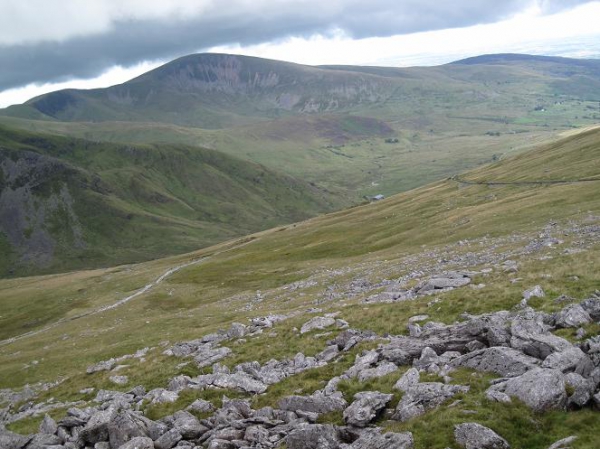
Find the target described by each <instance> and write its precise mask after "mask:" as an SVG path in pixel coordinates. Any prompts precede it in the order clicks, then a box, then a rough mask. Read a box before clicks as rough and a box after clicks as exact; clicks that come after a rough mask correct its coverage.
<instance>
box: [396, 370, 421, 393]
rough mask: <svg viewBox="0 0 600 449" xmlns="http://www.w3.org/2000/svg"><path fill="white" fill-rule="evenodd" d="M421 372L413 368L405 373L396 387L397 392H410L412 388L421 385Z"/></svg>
mask: <svg viewBox="0 0 600 449" xmlns="http://www.w3.org/2000/svg"><path fill="white" fill-rule="evenodd" d="M419 377H420V376H419V370H418V369H416V368H411V369H409V370H408V371H407V372H405V373H404V374H403V375H402V377H400V379H398V381H397V382H396V384H395V385H394V389H395V390H400V391H404V392H406V391H408V390H409V389H410V388H411V387H412V386H414V385H416V384H418V383H419Z"/></svg>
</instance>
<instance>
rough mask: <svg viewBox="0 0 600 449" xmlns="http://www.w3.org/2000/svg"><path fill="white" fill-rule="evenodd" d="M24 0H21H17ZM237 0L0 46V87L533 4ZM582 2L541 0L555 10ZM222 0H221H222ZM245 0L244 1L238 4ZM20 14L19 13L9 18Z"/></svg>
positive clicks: (404, 27)
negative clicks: (188, 13) (221, 48)
mask: <svg viewBox="0 0 600 449" xmlns="http://www.w3.org/2000/svg"><path fill="white" fill-rule="evenodd" d="M22 1H26V0H22ZM268 3H269V2H263V3H260V2H258V4H259V5H262V6H261V7H259V8H253V7H252V6H251V4H250V3H248V2H242V3H240V5H238V6H239V8H234V9H233V10H230V11H227V10H226V11H225V12H219V13H217V14H216V13H214V11H211V12H209V13H208V14H202V15H198V16H197V17H190V18H188V19H186V20H182V19H170V20H168V19H165V20H136V19H135V17H133V18H132V19H130V20H128V21H122V20H121V21H116V22H114V23H113V24H112V27H111V28H110V31H107V32H104V33H100V34H94V35H89V36H78V37H72V38H70V39H67V40H64V41H62V42H41V43H34V44H31V43H30V44H20V45H10V46H8V45H4V46H0V91H1V90H5V89H8V88H11V87H18V86H23V85H26V84H29V83H32V82H58V81H65V80H68V79H71V78H75V77H77V78H90V77H94V76H97V75H99V74H100V73H101V72H103V71H104V70H106V69H108V68H110V67H112V66H114V65H121V66H131V65H134V64H136V63H139V62H141V61H144V60H157V59H167V58H172V57H176V56H181V55H184V54H187V53H191V52H194V51H197V50H199V49H206V48H210V47H212V46H216V45H228V44H234V43H239V44H241V45H251V44H256V43H260V42H267V41H272V40H277V39H282V38H285V37H289V36H310V35H312V34H314V33H328V32H331V31H332V30H334V29H341V30H343V31H344V32H345V33H347V34H348V35H350V36H353V37H357V38H364V37H374V36H378V37H385V36H390V35H395V34H407V33H413V32H419V31H431V30H438V29H444V28H455V27H463V26H469V25H475V24H480V23H490V22H494V21H498V20H502V19H503V18H506V17H509V16H511V15H512V14H515V13H518V12H519V11H521V10H523V9H524V8H526V7H528V6H531V5H532V3H533V2H531V1H530V2H524V1H522V0H503V1H497V0H462V1H460V0H456V1H452V2H440V1H439V0H433V1H431V0H404V1H402V0H372V1H370V2H365V1H363V0H361V1H357V0H350V1H345V2H344V1H337V2H336V1H331V2H329V3H328V2H322V1H321V0H320V1H312V0H305V1H303V2H299V3H298V2H278V3H275V4H273V6H272V7H270V8H267V7H266V5H267V4H268ZM580 3H586V1H578V0H564V1H551V0H545V1H542V2H539V4H540V5H541V6H542V8H543V10H544V11H547V12H556V11H558V10H560V9H564V8H566V7H572V6H576V5H577V4H580ZM224 5H225V3H224ZM243 5H245V6H243ZM15 20H18V18H15Z"/></svg>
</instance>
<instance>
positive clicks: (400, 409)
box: [392, 382, 469, 422]
mask: <svg viewBox="0 0 600 449" xmlns="http://www.w3.org/2000/svg"><path fill="white" fill-rule="evenodd" d="M467 391H469V387H468V386H462V385H445V384H443V383H439V382H424V383H419V384H416V385H413V386H412V387H410V388H409V389H408V390H407V391H406V392H405V393H404V396H402V399H401V400H400V402H399V403H398V406H397V407H396V411H395V413H394V415H393V416H392V419H395V420H397V421H402V422H404V421H408V420H409V419H412V418H414V417H416V416H420V415H422V414H423V413H425V412H426V411H427V410H431V409H433V408H436V407H438V406H440V405H441V404H442V403H443V402H444V401H446V400H447V399H450V398H451V397H453V396H455V395H457V394H458V393H465V392H467Z"/></svg>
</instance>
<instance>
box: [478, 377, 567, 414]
mask: <svg viewBox="0 0 600 449" xmlns="http://www.w3.org/2000/svg"><path fill="white" fill-rule="evenodd" d="M490 389H492V390H497V391H501V392H503V393H506V394H507V395H509V396H514V397H516V398H518V399H520V400H521V401H523V402H524V403H525V404H526V405H527V406H529V407H530V408H531V409H533V410H535V411H537V412H543V411H546V410H551V409H562V408H564V406H565V405H566V403H567V394H566V391H565V377H564V374H563V373H562V372H561V371H559V370H556V369H543V368H536V369H534V370H531V371H528V372H526V373H525V374H523V375H522V376H519V377H513V378H512V379H508V380H506V381H504V382H501V383H499V384H496V385H493V386H492V387H490Z"/></svg>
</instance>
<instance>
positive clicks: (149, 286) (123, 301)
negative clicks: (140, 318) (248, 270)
mask: <svg viewBox="0 0 600 449" xmlns="http://www.w3.org/2000/svg"><path fill="white" fill-rule="evenodd" d="M207 259H208V257H203V258H202V259H197V260H193V261H192V262H188V263H185V264H182V265H177V266H176V267H173V268H169V269H168V270H167V271H165V272H164V273H163V274H161V275H160V276H159V277H158V278H156V279H155V280H154V281H152V282H150V283H149V284H146V285H145V286H144V287H142V288H140V289H139V290H137V291H136V292H135V293H133V294H131V295H129V296H127V297H125V298H123V299H120V300H119V301H117V302H116V303H114V304H111V305H108V306H104V307H100V308H98V309H95V310H91V311H89V312H85V313H82V314H80V315H75V316H71V317H68V318H61V319H60V320H58V321H55V322H54V323H52V324H49V325H48V326H46V327H43V328H41V329H36V330H34V331H30V332H26V333H24V334H21V335H17V336H15V337H11V338H7V339H6V340H2V341H0V346H5V345H8V344H11V343H14V342H15V341H17V340H21V339H23V338H27V337H32V336H34V335H38V334H41V333H42V332H46V331H47V330H50V329H53V328H55V327H56V326H58V325H60V324H63V323H67V322H69V321H74V320H78V319H80V318H85V317H87V316H91V315H96V314H98V313H102V312H106V311H107V310H112V309H116V308H117V307H119V306H122V305H123V304H126V303H128V302H129V301H131V300H132V299H134V298H137V297H138V296H141V295H143V294H144V293H146V292H148V291H150V290H152V289H153V288H154V287H156V286H157V285H159V284H160V283H161V282H163V281H164V280H165V279H166V278H168V277H169V276H171V275H172V274H174V273H176V272H178V271H179V270H181V269H183V268H187V267H189V266H192V265H196V264H198V263H200V262H203V261H205V260H207Z"/></svg>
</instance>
